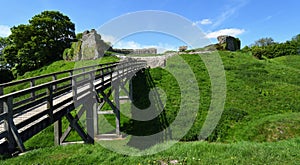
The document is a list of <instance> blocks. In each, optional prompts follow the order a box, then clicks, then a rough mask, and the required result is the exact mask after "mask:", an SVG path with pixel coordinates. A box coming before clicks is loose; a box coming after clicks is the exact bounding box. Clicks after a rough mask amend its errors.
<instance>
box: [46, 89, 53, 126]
mask: <svg viewBox="0 0 300 165" xmlns="http://www.w3.org/2000/svg"><path fill="white" fill-rule="evenodd" d="M47 95H48V99H47V109H48V111H49V112H48V114H49V117H50V119H51V121H53V120H54V119H53V88H52V86H51V85H49V86H48V88H47Z"/></svg>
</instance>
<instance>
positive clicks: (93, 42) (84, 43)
mask: <svg viewBox="0 0 300 165" xmlns="http://www.w3.org/2000/svg"><path fill="white" fill-rule="evenodd" d="M79 43H81V45H78V47H79V49H80V50H77V51H76V54H75V60H76V61H79V60H92V59H97V58H100V57H103V55H104V52H105V51H106V50H107V49H109V47H110V46H109V45H108V44H107V43H105V42H104V41H103V40H102V39H101V35H100V34H98V33H97V31H96V30H95V29H92V30H91V31H88V30H87V31H85V32H83V34H82V39H81V41H79ZM77 44H78V43H77Z"/></svg>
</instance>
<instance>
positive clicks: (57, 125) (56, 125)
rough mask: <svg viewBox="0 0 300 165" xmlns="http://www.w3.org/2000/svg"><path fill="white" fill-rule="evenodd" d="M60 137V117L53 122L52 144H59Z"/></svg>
mask: <svg viewBox="0 0 300 165" xmlns="http://www.w3.org/2000/svg"><path fill="white" fill-rule="evenodd" d="M61 137H62V122H61V119H59V120H57V121H56V122H55V123H54V145H60V144H61V143H62V141H61Z"/></svg>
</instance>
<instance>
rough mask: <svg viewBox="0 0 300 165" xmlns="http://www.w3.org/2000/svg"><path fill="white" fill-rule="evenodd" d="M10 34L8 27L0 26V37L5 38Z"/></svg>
mask: <svg viewBox="0 0 300 165" xmlns="http://www.w3.org/2000/svg"><path fill="white" fill-rule="evenodd" d="M10 34H11V32H10V27H9V26H6V25H0V37H7V36H9V35H10Z"/></svg>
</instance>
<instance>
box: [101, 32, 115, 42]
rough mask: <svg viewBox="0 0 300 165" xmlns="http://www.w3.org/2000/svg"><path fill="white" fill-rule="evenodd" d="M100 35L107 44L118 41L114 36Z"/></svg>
mask: <svg viewBox="0 0 300 165" xmlns="http://www.w3.org/2000/svg"><path fill="white" fill-rule="evenodd" d="M100 35H101V39H102V40H103V41H105V42H110V43H115V42H116V40H117V39H116V38H115V37H114V36H111V35H105V34H100Z"/></svg>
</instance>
